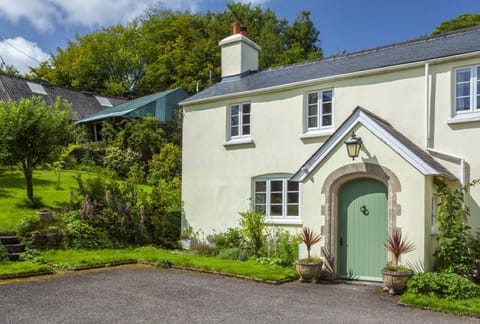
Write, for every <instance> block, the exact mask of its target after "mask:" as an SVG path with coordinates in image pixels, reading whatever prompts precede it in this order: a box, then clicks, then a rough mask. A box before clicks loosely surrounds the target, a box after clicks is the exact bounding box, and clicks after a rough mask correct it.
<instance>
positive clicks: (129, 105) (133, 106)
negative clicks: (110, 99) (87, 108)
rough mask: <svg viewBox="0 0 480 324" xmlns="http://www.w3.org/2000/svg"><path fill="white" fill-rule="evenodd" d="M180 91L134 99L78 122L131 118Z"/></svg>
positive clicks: (168, 91) (169, 91)
mask: <svg viewBox="0 0 480 324" xmlns="http://www.w3.org/2000/svg"><path fill="white" fill-rule="evenodd" d="M179 90H181V91H183V89H182V88H175V89H171V90H166V91H163V92H158V93H154V94H151V95H147V96H143V97H140V98H137V99H134V100H132V101H128V102H125V103H123V104H120V105H118V106H115V107H110V108H105V109H103V110H101V111H99V112H97V113H94V114H92V115H88V116H86V117H84V118H82V119H81V120H79V121H78V123H85V122H89V121H94V120H99V119H105V118H110V117H122V116H127V115H129V116H130V115H131V114H130V113H133V112H134V111H135V110H137V109H140V108H142V107H144V106H146V105H148V104H150V103H152V102H155V101H157V100H158V99H160V98H163V97H166V96H168V95H169V94H171V93H174V92H176V91H179Z"/></svg>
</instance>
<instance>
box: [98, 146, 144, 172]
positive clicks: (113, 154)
mask: <svg viewBox="0 0 480 324" xmlns="http://www.w3.org/2000/svg"><path fill="white" fill-rule="evenodd" d="M139 163H140V154H139V153H138V152H135V151H133V150H131V149H130V148H127V149H125V150H122V149H120V148H118V147H115V146H110V147H107V149H106V152H105V156H104V157H103V166H104V167H105V168H107V170H110V171H112V172H114V173H115V174H116V175H118V176H119V177H121V178H126V177H127V174H128V171H130V169H131V168H132V167H133V166H134V165H138V164H139Z"/></svg>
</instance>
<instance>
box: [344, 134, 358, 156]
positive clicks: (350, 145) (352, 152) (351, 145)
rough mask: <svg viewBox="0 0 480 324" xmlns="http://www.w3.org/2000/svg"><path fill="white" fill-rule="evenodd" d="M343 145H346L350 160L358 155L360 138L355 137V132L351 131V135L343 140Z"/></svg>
mask: <svg viewBox="0 0 480 324" xmlns="http://www.w3.org/2000/svg"><path fill="white" fill-rule="evenodd" d="M345 145H346V146H347V154H348V156H349V157H351V158H352V160H355V158H357V157H358V155H359V154H360V148H361V147H362V138H361V137H357V136H356V135H355V132H352V136H351V137H350V138H349V139H347V140H346V141H345Z"/></svg>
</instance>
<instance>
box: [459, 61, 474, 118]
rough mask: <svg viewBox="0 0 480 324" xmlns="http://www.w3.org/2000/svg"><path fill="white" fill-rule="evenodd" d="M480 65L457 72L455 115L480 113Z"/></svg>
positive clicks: (460, 69)
mask: <svg viewBox="0 0 480 324" xmlns="http://www.w3.org/2000/svg"><path fill="white" fill-rule="evenodd" d="M479 76H480V65H477V66H469V67H464V68H459V69H456V70H455V103H454V105H455V113H456V114H463V113H474V112H480V77H479Z"/></svg>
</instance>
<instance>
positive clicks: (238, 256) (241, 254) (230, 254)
mask: <svg viewBox="0 0 480 324" xmlns="http://www.w3.org/2000/svg"><path fill="white" fill-rule="evenodd" d="M218 257H219V258H220V259H228V260H240V261H245V260H247V259H248V252H247V251H245V250H243V249H240V248H236V247H235V248H227V249H222V250H220V251H219V252H218Z"/></svg>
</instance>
